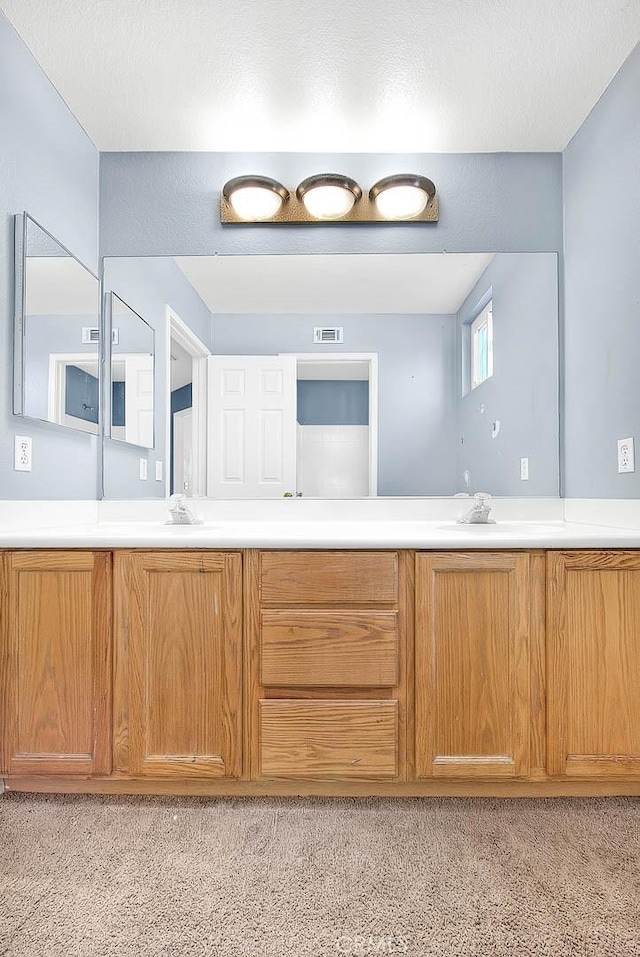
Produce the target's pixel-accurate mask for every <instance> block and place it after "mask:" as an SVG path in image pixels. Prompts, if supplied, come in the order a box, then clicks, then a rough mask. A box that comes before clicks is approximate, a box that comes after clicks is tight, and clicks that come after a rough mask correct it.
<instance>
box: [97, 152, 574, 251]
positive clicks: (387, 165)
mask: <svg viewBox="0 0 640 957" xmlns="http://www.w3.org/2000/svg"><path fill="white" fill-rule="evenodd" d="M325 170H337V171H340V172H344V173H347V174H348V175H350V176H353V177H355V179H356V180H357V181H358V182H359V183H360V184H361V185H362V186H363V187H365V186H367V187H368V186H370V185H371V184H372V183H374V182H375V181H376V180H377V179H379V178H380V177H381V176H384V175H386V174H387V173H390V172H397V171H398V170H402V171H404V170H412V171H415V172H416V173H425V174H426V175H428V176H430V177H431V178H432V179H433V180H434V182H435V183H436V186H437V187H438V191H439V193H440V197H441V200H440V222H439V223H437V224H435V225H432V226H424V225H422V226H416V225H413V226H411V225H398V224H389V225H388V226H379V225H377V226H356V225H350V226H349V227H348V228H345V226H344V225H335V224H333V225H332V224H327V223H324V224H322V225H320V226H319V225H312V226H295V227H291V226H269V225H262V226H221V224H220V216H219V200H220V190H221V188H222V186H223V185H224V183H225V182H226V181H227V180H228V179H230V178H231V177H233V176H238V175H240V174H242V173H251V172H261V173H265V174H266V175H268V176H274V177H275V178H276V179H279V180H281V181H282V182H284V183H285V184H287V185H288V186H295V185H296V184H297V183H299V182H300V181H301V180H302V179H304V178H305V177H306V176H308V175H310V174H311V173H317V172H323V171H325ZM100 244H101V252H102V254H103V255H105V256H142V255H145V256H149V255H155V256H174V255H183V256H188V255H194V256H195V255H202V256H204V255H206V256H210V255H213V254H214V253H220V254H243V255H249V254H258V253H373V252H384V253H389V252H442V251H443V250H447V251H449V252H486V251H490V252H497V251H500V250H502V251H514V252H525V251H527V250H531V251H556V252H557V251H560V250H561V249H562V157H561V155H560V154H559V153H462V154H457V153H432V154H415V155H411V154H405V153H403V154H399V155H398V154H395V155H394V154H369V153H347V154H327V155H324V154H308V153H272V154H268V153H249V154H247V153H103V154H102V156H101V161H100Z"/></svg>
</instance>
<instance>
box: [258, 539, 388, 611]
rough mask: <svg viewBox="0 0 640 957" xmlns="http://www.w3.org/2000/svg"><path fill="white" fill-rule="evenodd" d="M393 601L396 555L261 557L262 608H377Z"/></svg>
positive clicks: (274, 554) (292, 554)
mask: <svg viewBox="0 0 640 957" xmlns="http://www.w3.org/2000/svg"><path fill="white" fill-rule="evenodd" d="M397 600H398V555H397V553H395V552H351V551H340V552H324V551H323V552H302V551H301V552H261V553H260V601H261V602H262V603H263V604H271V605H279V604H283V605H288V604H305V605H308V604H311V605H314V604H324V605H327V604H332V603H334V604H336V603H337V604H339V603H341V602H342V603H344V604H349V603H354V602H357V603H362V604H367V605H371V604H374V605H375V604H379V603H381V602H395V601H397Z"/></svg>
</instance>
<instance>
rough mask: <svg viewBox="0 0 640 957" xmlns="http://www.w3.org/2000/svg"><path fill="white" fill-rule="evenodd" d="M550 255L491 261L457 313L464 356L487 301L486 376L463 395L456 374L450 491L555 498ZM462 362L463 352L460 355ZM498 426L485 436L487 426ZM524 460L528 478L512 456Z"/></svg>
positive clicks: (553, 269)
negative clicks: (490, 341) (489, 345)
mask: <svg viewBox="0 0 640 957" xmlns="http://www.w3.org/2000/svg"><path fill="white" fill-rule="evenodd" d="M557 258H558V257H557V256H556V255H555V254H554V253H538V254H537V255H531V254H529V253H527V254H516V253H500V254H498V255H497V256H494V258H493V260H492V261H491V262H490V263H489V265H488V266H487V268H486V269H485V271H484V273H483V274H482V276H481V277H480V279H479V280H478V282H477V283H476V285H475V287H474V288H473V290H472V291H471V293H470V294H469V295H468V296H467V299H466V300H465V302H464V303H463V305H462V308H461V309H460V311H459V313H458V348H457V354H458V356H461V355H463V354H465V353H468V348H466V347H467V346H468V345H469V344H470V328H469V323H470V322H471V321H472V320H473V319H474V318H475V317H476V315H477V314H478V312H479V311H480V308H481V307H482V306H484V305H485V304H486V299H487V297H488V296H490V297H491V298H492V302H493V337H494V350H493V370H494V371H493V376H491V378H489V379H487V380H486V381H485V382H483V383H481V384H480V385H479V386H478V387H477V388H476V389H473V390H470V389H469V385H470V381H469V380H470V372H469V369H468V361H467V362H466V363H465V365H466V366H467V368H466V370H465V371H466V374H467V376H468V380H467V382H463V381H461V379H460V365H461V364H460V363H459V362H458V364H457V370H458V389H457V394H458V397H459V399H458V403H459V404H458V433H459V437H460V442H459V444H458V457H457V468H456V487H457V488H458V490H462V491H466V488H465V486H464V483H463V473H464V471H465V469H466V470H468V471H469V472H470V475H471V482H470V488H469V491H471V492H478V491H486V492H490V493H492V494H494V495H535V496H546V495H552V496H553V495H558V485H559V475H558V445H559V434H558V432H559V415H560V410H559V404H558V270H557ZM467 360H468V355H467ZM496 419H497V420H499V421H500V431H499V433H498V435H497V436H496V437H495V438H493V437H492V423H493V422H494V421H495V420H496ZM523 456H526V457H527V458H528V459H529V481H527V482H522V481H521V479H520V458H521V457H523Z"/></svg>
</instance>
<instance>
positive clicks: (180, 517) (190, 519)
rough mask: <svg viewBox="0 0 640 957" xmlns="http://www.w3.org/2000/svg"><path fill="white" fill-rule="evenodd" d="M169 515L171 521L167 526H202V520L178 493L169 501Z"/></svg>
mask: <svg viewBox="0 0 640 957" xmlns="http://www.w3.org/2000/svg"><path fill="white" fill-rule="evenodd" d="M169 514H170V515H171V521H169V522H167V525H202V524H203V522H202V519H201V518H197V517H196V516H195V515H194V514H193V512H192V511H191V509H190V508H189V506H188V505H187V503H186V501H185V497H184V495H181V494H180V493H177V494H175V495H172V496H171V498H170V499H169Z"/></svg>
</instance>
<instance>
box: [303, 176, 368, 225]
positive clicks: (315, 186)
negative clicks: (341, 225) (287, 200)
mask: <svg viewBox="0 0 640 957" xmlns="http://www.w3.org/2000/svg"><path fill="white" fill-rule="evenodd" d="M296 196H297V197H298V199H299V200H300V201H301V202H303V203H304V205H305V208H306V210H307V212H308V213H310V215H311V216H313V218H314V219H342V217H343V216H346V215H347V213H349V212H351V209H352V208H353V205H354V203H356V202H357V201H358V200H359V199H361V198H362V190H361V189H360V187H359V186H358V184H357V183H356V181H355V180H354V179H351V178H350V177H349V176H340V175H339V174H338V173H318V174H317V175H316V176H309V177H308V178H307V179H304V180H303V181H302V182H301V183H300V185H299V186H298V188H297V190H296Z"/></svg>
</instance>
